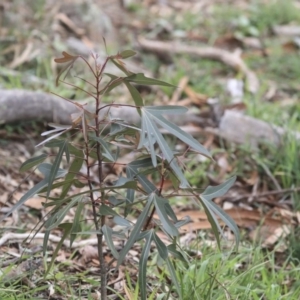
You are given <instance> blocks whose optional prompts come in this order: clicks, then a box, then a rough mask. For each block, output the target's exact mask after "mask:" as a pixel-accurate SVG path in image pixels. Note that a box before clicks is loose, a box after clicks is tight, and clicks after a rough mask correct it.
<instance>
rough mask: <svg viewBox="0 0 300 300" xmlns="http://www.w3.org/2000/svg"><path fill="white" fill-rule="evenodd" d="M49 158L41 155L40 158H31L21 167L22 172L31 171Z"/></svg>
mask: <svg viewBox="0 0 300 300" xmlns="http://www.w3.org/2000/svg"><path fill="white" fill-rule="evenodd" d="M47 157H48V155H47V154H41V155H39V156H36V157H32V158H29V159H28V160H26V161H25V162H24V163H23V164H22V165H21V167H20V172H25V171H28V170H30V169H31V168H32V167H34V166H36V165H38V164H39V163H41V162H43V161H44V160H45V159H46V158H47Z"/></svg>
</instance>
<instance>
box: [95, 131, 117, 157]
mask: <svg viewBox="0 0 300 300" xmlns="http://www.w3.org/2000/svg"><path fill="white" fill-rule="evenodd" d="M91 138H92V139H93V140H95V141H97V142H99V143H100V144H101V146H102V149H103V152H104V153H103V154H105V155H106V158H107V159H108V160H109V161H112V162H114V161H115V158H114V156H113V154H112V153H111V151H110V148H109V145H108V143H107V142H106V141H104V140H103V139H102V138H100V137H97V136H91Z"/></svg>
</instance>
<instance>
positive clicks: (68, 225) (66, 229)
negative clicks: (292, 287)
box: [45, 223, 72, 277]
mask: <svg viewBox="0 0 300 300" xmlns="http://www.w3.org/2000/svg"><path fill="white" fill-rule="evenodd" d="M59 227H60V228H61V229H63V231H64V233H63V236H62V238H61V239H60V241H59V242H58V244H57V246H56V248H55V250H54V252H53V253H52V258H51V262H50V264H49V265H48V267H47V270H46V274H45V277H46V276H47V275H48V273H49V271H50V270H51V268H52V266H53V263H54V261H55V259H56V256H57V253H58V251H59V250H60V249H61V247H62V245H63V242H64V240H65V239H66V238H67V236H68V235H69V234H70V232H71V229H72V223H63V224H60V225H59Z"/></svg>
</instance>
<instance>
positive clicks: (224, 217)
mask: <svg viewBox="0 0 300 300" xmlns="http://www.w3.org/2000/svg"><path fill="white" fill-rule="evenodd" d="M200 197H201V199H202V201H203V203H204V204H205V205H206V207H207V208H209V210H210V211H212V212H213V213H214V214H216V215H217V216H219V217H220V219H221V220H223V222H224V223H225V224H226V225H227V226H228V227H229V228H230V229H231V230H232V232H233V233H234V236H235V242H236V247H238V246H239V242H240V233H239V229H238V227H237V225H236V223H235V222H234V220H233V219H232V218H231V217H230V216H229V215H227V214H226V213H225V211H224V210H222V209H221V208H220V207H219V206H218V205H217V204H215V203H214V202H213V201H211V200H210V199H206V197H205V196H202V195H200Z"/></svg>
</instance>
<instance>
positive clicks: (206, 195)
mask: <svg viewBox="0 0 300 300" xmlns="http://www.w3.org/2000/svg"><path fill="white" fill-rule="evenodd" d="M235 180H236V177H235V176H234V177H231V178H230V179H228V180H227V181H225V182H224V183H222V184H220V185H217V186H208V187H207V188H206V189H205V191H204V192H203V193H202V194H200V195H199V199H200V202H201V203H202V205H203V207H204V210H205V213H206V214H207V217H208V220H209V222H210V224H211V226H212V230H213V232H214V234H215V236H216V239H217V242H218V246H219V248H220V238H219V232H220V233H221V234H222V235H223V230H222V228H221V227H220V225H219V222H218V219H217V217H218V218H220V219H221V220H222V221H223V222H224V223H225V225H227V226H228V227H229V228H230V229H231V230H232V232H233V233H234V235H235V240H236V247H238V245H239V242H240V234H239V229H238V227H237V225H236V224H235V222H234V220H233V219H232V218H231V217H230V216H229V215H227V214H226V213H225V211H224V210H222V209H221V208H220V207H219V206H218V205H217V204H215V203H214V202H213V201H212V199H213V198H216V197H221V196H223V195H224V194H226V193H227V191H228V190H229V189H230V188H231V187H232V185H233V184H234V182H235Z"/></svg>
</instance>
